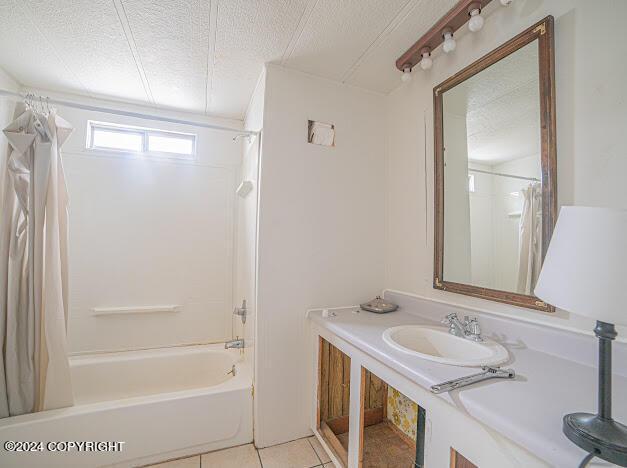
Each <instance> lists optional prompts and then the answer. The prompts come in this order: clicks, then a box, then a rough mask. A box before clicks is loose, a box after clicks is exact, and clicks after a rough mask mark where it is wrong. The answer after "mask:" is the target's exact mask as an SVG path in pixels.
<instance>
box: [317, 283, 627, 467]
mask: <svg viewBox="0 0 627 468" xmlns="http://www.w3.org/2000/svg"><path fill="white" fill-rule="evenodd" d="M385 298H386V299H388V300H391V301H392V302H396V303H398V304H399V305H400V306H401V307H400V310H398V311H397V312H393V313H390V314H385V315H378V314H372V313H368V312H364V311H361V312H356V311H357V310H358V307H346V308H340V309H334V312H335V316H330V317H328V318H324V317H323V316H322V311H310V313H309V318H310V320H311V321H313V322H314V323H315V324H316V325H317V326H319V327H320V328H322V329H326V330H328V331H329V332H331V333H332V334H334V335H336V336H337V337H339V338H341V339H343V340H345V341H346V342H348V343H350V344H351V345H352V346H354V347H356V348H357V349H359V350H360V351H362V352H364V353H365V354H367V355H369V356H371V357H373V358H374V359H376V360H378V361H379V362H381V363H383V364H384V365H385V366H387V367H389V368H391V369H392V370H394V371H396V372H397V373H399V374H401V375H402V376H403V377H405V378H407V379H409V380H410V381H412V382H414V383H416V384H417V385H419V386H421V387H423V388H424V389H427V390H428V389H429V387H430V386H431V385H434V384H437V383H441V382H443V381H446V380H449V379H453V378H457V377H461V376H464V375H468V374H472V373H473V372H475V371H476V370H474V369H469V368H463V367H457V366H450V365H445V364H439V363H436V362H431V361H427V360H424V359H421V358H419V357H415V356H412V355H409V354H407V353H403V352H401V351H398V350H396V349H394V348H392V347H391V346H389V345H388V344H387V343H385V342H384V340H383V338H382V334H383V332H384V331H385V330H386V329H387V328H389V327H393V326H399V325H408V324H416V325H435V324H438V325H439V322H440V320H441V319H442V318H443V317H444V316H445V315H447V314H449V313H451V312H457V313H458V314H459V315H464V314H467V315H476V316H478V317H479V320H480V322H481V326H482V329H483V334H484V335H485V336H487V337H489V338H491V339H493V340H495V341H497V342H499V343H501V344H502V345H503V346H505V347H506V348H507V350H508V352H509V354H510V360H509V361H508V362H507V363H505V364H504V366H506V367H512V368H514V370H515V371H516V379H515V380H508V381H488V382H485V383H482V384H478V385H473V386H470V387H466V388H463V389H460V390H456V391H453V392H451V393H447V394H442V395H440V396H439V397H440V398H443V399H445V400H446V401H448V402H449V403H451V404H452V405H453V406H455V407H456V408H458V409H459V410H460V411H461V412H463V413H465V414H467V415H469V416H470V417H472V418H474V419H476V420H477V421H479V422H480V423H482V424H484V425H485V426H487V427H488V428H491V429H493V430H494V431H496V432H497V433H498V434H501V435H502V436H504V437H506V438H508V439H510V440H511V441H513V442H514V443H516V444H518V445H519V446H521V447H522V448H524V449H526V450H527V451H529V452H531V453H533V454H535V455H536V456H537V457H539V458H541V459H542V460H545V461H546V462H547V463H549V464H551V465H554V466H558V467H562V466H564V467H566V466H577V465H578V463H579V462H580V461H581V459H582V458H583V457H584V456H585V452H583V451H582V450H580V449H579V448H578V447H576V446H575V445H573V444H572V443H571V442H570V441H569V440H568V439H566V437H564V435H563V434H562V417H563V415H565V414H568V413H570V412H572V411H573V410H577V411H591V412H594V411H595V410H596V369H595V367H594V366H595V363H596V347H595V346H594V338H593V337H592V336H588V335H583V334H578V333H573V332H568V331H562V330H556V329H551V328H547V327H543V326H540V325H535V324H530V323H526V322H522V321H518V320H515V319H508V318H502V317H495V316H492V315H490V314H479V313H476V312H474V311H467V310H464V309H462V308H459V307H453V306H450V305H447V304H443V303H438V302H435V301H432V300H428V299H420V298H416V297H412V296H409V295H404V294H399V293H390V292H388V293H386V295H385ZM614 359H615V365H614V369H613V370H614V375H613V378H614V381H613V385H614V395H615V398H614V401H613V404H614V406H613V411H614V415H615V417H616V418H617V419H618V420H619V421H620V420H623V421H624V420H626V419H627V400H624V399H621V398H620V397H619V395H625V394H627V345H625V344H624V343H616V344H615V349H614Z"/></svg>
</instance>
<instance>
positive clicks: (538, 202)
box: [518, 182, 542, 294]
mask: <svg viewBox="0 0 627 468" xmlns="http://www.w3.org/2000/svg"><path fill="white" fill-rule="evenodd" d="M521 194H522V196H523V209H522V213H521V216H520V224H519V229H518V230H519V235H518V292H519V293H521V294H533V289H534V288H535V286H536V282H537V281H538V276H539V275H540V268H541V267H542V187H541V185H540V184H539V183H537V182H534V183H532V184H529V186H528V187H527V188H524V189H522V190H521Z"/></svg>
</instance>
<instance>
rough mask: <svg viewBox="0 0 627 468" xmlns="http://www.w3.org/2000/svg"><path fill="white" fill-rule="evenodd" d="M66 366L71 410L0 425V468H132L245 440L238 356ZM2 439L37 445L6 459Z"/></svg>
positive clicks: (101, 359)
mask: <svg viewBox="0 0 627 468" xmlns="http://www.w3.org/2000/svg"><path fill="white" fill-rule="evenodd" d="M246 354H248V353H246ZM70 367H71V372H72V388H73V391H74V400H75V405H74V406H73V407H70V408H62V409H57V410H50V411H44V412H41V413H33V414H27V415H21V416H15V417H11V418H5V419H0V466H2V467H13V466H15V467H18V466H19V467H42V466H46V467H57V466H58V467H73V466H76V467H92V466H93V467H97V466H119V467H131V466H141V465H145V464H148V463H153V462H157V461H161V460H166V459H172V458H178V457H182V456H186V455H192V454H195V453H202V452H207V451H211V450H217V449H221V448H225V447H231V446H234V445H240V444H245V443H249V442H252V440H253V433H252V427H253V425H252V369H251V366H250V358H248V357H247V358H246V359H244V358H243V356H242V355H241V353H240V351H239V350H228V351H227V350H225V349H224V345H201V346H184V347H174V348H162V349H155V350H142V351H127V352H122V353H106V354H97V355H83V356H76V357H71V358H70ZM6 441H30V442H42V444H38V443H33V444H30V447H28V448H29V450H32V451H28V452H7V451H6V450H5V449H4V447H3V445H4V444H5V442H6ZM50 442H52V443H50ZM58 442H61V443H58ZM63 442H111V443H110V444H108V445H105V444H100V446H95V445H93V444H92V445H91V447H90V446H89V445H85V444H74V446H72V444H64V443H63ZM115 442H123V443H122V444H116V443H115ZM94 447H96V448H98V449H100V450H102V449H105V448H106V449H108V450H109V451H97V450H96V449H95V448H94ZM22 448H24V447H22ZM88 450H89V451H88Z"/></svg>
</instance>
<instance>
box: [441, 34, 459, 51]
mask: <svg viewBox="0 0 627 468" xmlns="http://www.w3.org/2000/svg"><path fill="white" fill-rule="evenodd" d="M442 35H443V36H444V44H442V50H443V51H444V52H446V53H447V54H448V53H449V52H453V51H454V50H455V47H456V46H457V43H456V42H455V39H453V30H452V29H451V28H446V29H445V30H444V31H443V33H442Z"/></svg>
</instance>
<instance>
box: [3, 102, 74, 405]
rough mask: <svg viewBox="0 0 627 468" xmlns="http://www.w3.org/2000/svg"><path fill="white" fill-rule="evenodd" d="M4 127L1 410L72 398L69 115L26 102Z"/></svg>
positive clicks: (70, 401)
mask: <svg viewBox="0 0 627 468" xmlns="http://www.w3.org/2000/svg"><path fill="white" fill-rule="evenodd" d="M16 115H17V118H16V119H15V120H14V121H13V122H12V123H11V124H10V125H9V126H8V127H7V128H5V129H4V134H5V135H6V137H7V139H8V141H9V152H8V160H7V161H6V163H5V164H2V165H0V167H3V168H4V174H2V175H1V176H2V178H3V179H4V180H3V183H2V187H3V194H2V197H1V198H0V200H1V201H2V213H1V217H0V353H1V358H2V359H1V362H0V417H7V416H14V415H18V414H23V413H29V412H33V411H41V410H44V409H53V408H60V407H64V406H70V405H72V404H73V397H72V387H71V382H70V369H69V363H68V359H67V342H66V324H67V310H68V309H67V308H68V289H67V286H68V278H67V263H68V260H67V243H68V226H67V221H68V219H67V218H68V213H67V191H66V185H65V178H64V174H63V167H62V164H61V157H60V153H59V150H60V148H61V146H62V145H63V143H64V142H65V141H66V140H67V138H68V136H69V135H70V133H71V132H72V127H71V126H70V124H69V123H68V122H66V121H65V120H63V119H62V118H60V117H59V116H57V115H56V113H55V112H50V113H49V114H48V115H45V114H42V113H39V112H36V111H34V110H33V109H27V110H24V106H23V104H19V105H18V109H17V110H16Z"/></svg>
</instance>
